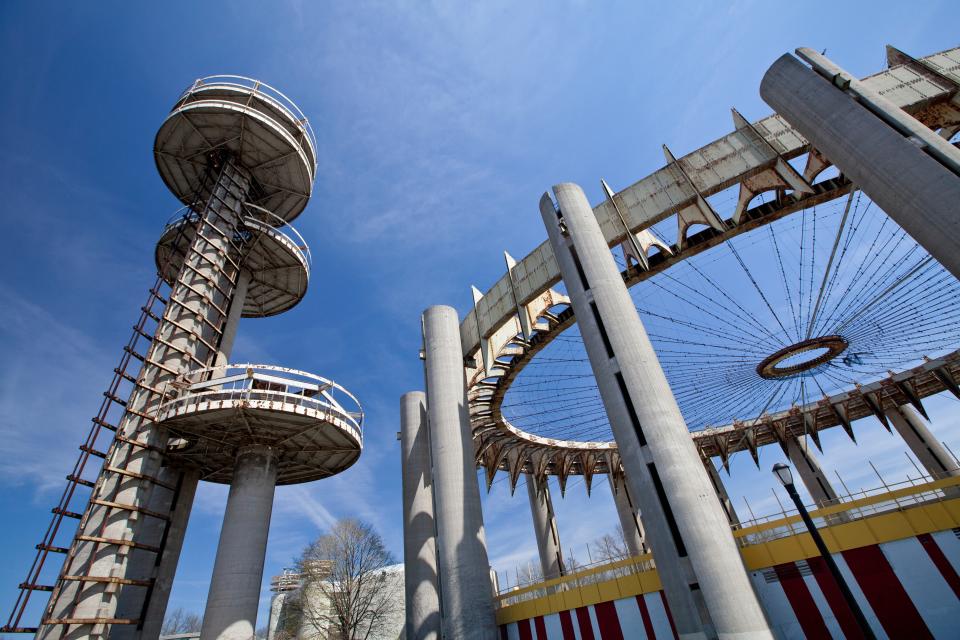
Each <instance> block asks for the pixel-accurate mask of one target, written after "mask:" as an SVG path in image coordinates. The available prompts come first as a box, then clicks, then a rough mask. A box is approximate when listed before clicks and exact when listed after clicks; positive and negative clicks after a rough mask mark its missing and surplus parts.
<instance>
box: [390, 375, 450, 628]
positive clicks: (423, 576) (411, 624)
mask: <svg viewBox="0 0 960 640" xmlns="http://www.w3.org/2000/svg"><path fill="white" fill-rule="evenodd" d="M429 436H430V432H429V429H428V427H427V396H426V395H425V394H424V393H423V392H422V391H411V392H410V393H405V394H404V395H403V396H402V397H401V398H400V444H401V446H400V454H401V468H402V470H403V563H404V588H405V595H406V612H407V617H406V636H405V637H406V638H408V640H437V639H439V638H440V627H441V625H440V595H439V586H438V584H437V547H436V525H435V523H434V515H433V468H432V464H431V462H430V437H429Z"/></svg>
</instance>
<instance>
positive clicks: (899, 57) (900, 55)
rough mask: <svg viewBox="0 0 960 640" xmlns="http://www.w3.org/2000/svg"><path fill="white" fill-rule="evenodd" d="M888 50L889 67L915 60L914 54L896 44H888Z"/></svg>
mask: <svg viewBox="0 0 960 640" xmlns="http://www.w3.org/2000/svg"><path fill="white" fill-rule="evenodd" d="M885 48H886V52H887V67H895V66H897V65H898V64H906V63H908V62H910V61H912V60H913V56H911V55H908V54H906V53H904V52H903V51H900V49H897V48H896V47H895V46H893V45H891V44H888V45H887V46H886V47H885Z"/></svg>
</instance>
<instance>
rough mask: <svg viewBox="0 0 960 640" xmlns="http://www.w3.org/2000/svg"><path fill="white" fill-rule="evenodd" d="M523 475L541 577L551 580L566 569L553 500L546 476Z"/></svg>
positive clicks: (562, 573)
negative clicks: (531, 516) (541, 572)
mask: <svg viewBox="0 0 960 640" xmlns="http://www.w3.org/2000/svg"><path fill="white" fill-rule="evenodd" d="M525 476H526V485H527V497H528V498H529V499H530V513H531V514H532V515H533V531H534V533H535V534H536V537H537V551H539V552H540V567H541V569H542V570H543V579H544V580H553V579H554V578H559V577H560V576H562V575H564V574H565V573H566V570H565V568H564V566H563V554H562V553H561V551H560V534H559V532H558V531H557V516H556V514H555V513H554V512H553V500H552V499H551V498H550V485H548V484H547V478H546V477H543V478H536V477H535V476H534V475H533V474H532V473H527V474H525Z"/></svg>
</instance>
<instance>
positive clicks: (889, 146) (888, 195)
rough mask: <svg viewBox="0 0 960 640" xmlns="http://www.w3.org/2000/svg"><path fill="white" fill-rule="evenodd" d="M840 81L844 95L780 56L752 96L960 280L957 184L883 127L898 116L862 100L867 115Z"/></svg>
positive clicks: (917, 145) (911, 139) (910, 140)
mask: <svg viewBox="0 0 960 640" xmlns="http://www.w3.org/2000/svg"><path fill="white" fill-rule="evenodd" d="M839 71H840V72H841V74H845V72H843V70H842V69H840V70H839ZM846 76H847V77H846V78H841V79H842V80H843V83H848V82H849V84H848V88H849V90H846V91H845V90H843V89H840V88H839V87H837V86H835V85H834V84H831V82H830V81H828V80H827V79H825V78H824V77H822V76H821V75H819V74H818V73H817V72H815V71H813V70H812V69H810V68H809V67H807V66H806V65H804V64H803V63H801V62H800V61H799V60H797V59H796V58H794V57H793V56H791V55H789V54H787V55H783V56H782V57H780V58H779V59H778V60H777V61H776V62H774V63H773V65H772V66H771V67H770V68H769V69H768V70H767V73H766V74H764V76H763V81H762V82H761V83H760V96H761V97H762V98H763V99H764V100H765V101H766V103H767V104H769V105H770V106H771V107H773V108H774V110H776V112H777V113H778V114H780V115H781V116H783V117H784V119H786V121H787V122H789V123H790V124H791V125H792V126H793V127H794V128H795V129H796V130H797V131H798V132H799V133H800V134H801V135H802V136H803V137H805V138H806V139H807V140H809V141H810V144H811V145H813V147H814V148H816V149H817V150H818V151H819V152H820V153H822V154H823V155H824V156H826V157H827V158H828V159H829V160H830V161H831V162H833V163H834V164H835V165H836V166H837V168H838V169H839V170H840V171H841V172H842V173H843V174H844V175H846V176H847V177H849V178H850V180H852V181H853V183H854V184H855V185H857V186H858V187H859V188H861V189H862V190H863V192H864V193H865V194H867V195H868V196H870V199H871V200H873V201H874V202H876V203H877V205H878V206H879V207H880V208H881V209H883V210H884V211H885V212H886V213H887V215H889V216H890V217H891V218H893V219H894V220H895V221H896V222H897V224H899V225H900V226H901V227H903V229H904V230H905V231H906V232H907V233H909V234H910V235H911V236H912V237H913V238H914V239H915V240H916V241H917V242H918V243H919V244H920V245H921V246H922V247H923V248H924V249H926V250H927V251H928V252H929V253H930V255H932V256H933V257H934V258H936V259H937V261H938V262H940V264H942V265H943V266H944V267H945V268H946V269H947V270H948V271H950V273H952V274H953V275H954V276H956V277H958V278H960V207H957V202H960V176H958V175H957V174H956V173H954V172H953V171H951V169H950V168H949V167H948V166H947V165H945V164H944V163H942V162H940V161H938V160H937V159H936V158H935V157H934V156H932V155H930V154H928V153H927V152H926V151H925V150H924V147H929V146H930V145H929V144H928V143H927V142H924V141H923V140H921V139H919V137H918V136H917V135H911V136H908V135H905V134H904V133H903V132H901V131H900V130H898V128H894V126H891V124H890V123H891V122H894V121H896V120H897V119H902V118H903V116H905V115H906V114H904V112H903V111H902V110H901V109H899V108H897V107H896V106H894V105H892V104H890V103H889V102H887V101H885V100H883V99H881V100H879V101H877V100H876V99H868V100H867V101H868V102H869V103H870V106H871V109H873V111H871V109H868V108H867V106H866V105H865V104H864V101H863V100H858V99H857V98H856V97H855V96H854V95H853V93H854V91H853V89H854V88H855V86H854V83H853V82H852V81H851V80H850V78H849V74H846ZM860 85H861V83H859V82H856V86H857V87H859V86H860ZM884 112H885V113H884ZM877 113H879V115H880V116H885V117H883V118H881V117H878V115H876V114H877ZM900 128H901V129H902V128H903V127H900ZM941 142H943V141H941ZM935 144H936V143H935ZM946 153H948V154H958V153H960V152H957V151H956V150H952V151H950V150H947V151H946Z"/></svg>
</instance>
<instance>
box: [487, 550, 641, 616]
mask: <svg viewBox="0 0 960 640" xmlns="http://www.w3.org/2000/svg"><path fill="white" fill-rule="evenodd" d="M655 568H656V566H655V565H654V562H653V556H652V555H651V554H649V553H647V554H644V555H641V556H636V557H632V558H624V559H622V560H616V561H614V562H609V561H603V560H602V561H599V562H595V563H593V564H591V565H585V566H580V567H577V569H576V571H574V572H573V573H570V574H568V575H565V576H562V577H560V578H554V579H553V580H546V581H543V582H531V583H529V584H519V585H514V586H512V587H509V588H507V589H504V590H502V591H500V593H498V594H497V597H496V601H497V606H498V607H508V606H510V605H514V604H518V603H520V602H524V601H527V600H536V599H537V598H543V597H546V596H548V595H551V594H554V593H559V592H562V591H571V590H574V589H582V588H583V587H588V586H590V585H594V584H599V583H602V582H608V581H610V580H615V579H617V578H626V577H628V576H633V575H639V574H641V573H646V572H648V571H652V570H653V569H655Z"/></svg>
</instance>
